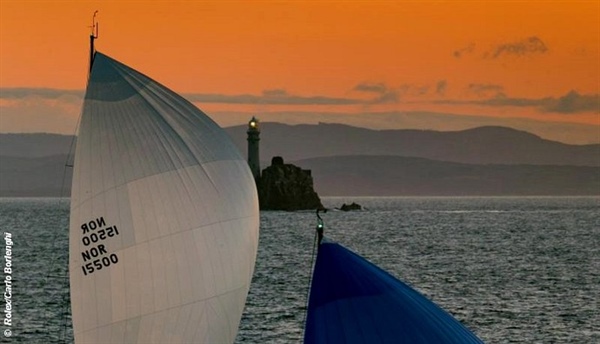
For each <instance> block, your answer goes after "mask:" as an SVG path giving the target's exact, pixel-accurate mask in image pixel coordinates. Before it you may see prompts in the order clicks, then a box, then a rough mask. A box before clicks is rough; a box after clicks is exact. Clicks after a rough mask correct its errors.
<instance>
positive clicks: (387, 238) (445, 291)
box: [0, 197, 600, 343]
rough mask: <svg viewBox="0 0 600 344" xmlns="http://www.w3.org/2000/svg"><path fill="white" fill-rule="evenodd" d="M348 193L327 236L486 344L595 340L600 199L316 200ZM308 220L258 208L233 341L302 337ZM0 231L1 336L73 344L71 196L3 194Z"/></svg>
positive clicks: (310, 235) (331, 215) (599, 319)
mask: <svg viewBox="0 0 600 344" xmlns="http://www.w3.org/2000/svg"><path fill="white" fill-rule="evenodd" d="M351 201H355V202H357V203H360V204H361V205H363V206H365V207H366V208H367V209H366V210H364V211H359V212H348V213H345V212H341V211H330V212H328V213H327V214H324V215H323V219H324V220H325V226H326V235H327V236H328V237H329V238H331V239H333V240H335V241H338V242H340V243H341V244H343V245H344V246H346V247H348V248H350V249H351V250H353V251H355V252H357V253H359V254H361V255H363V256H364V257H366V258H367V259H369V260H371V261H372V262H374V263H375V264H377V265H379V266H381V267H382V268H384V269H386V270H388V271H390V272H391V273H392V274H393V275H395V276H397V277H399V278H400V279H402V280H403V281H405V282H407V283H409V284H410V285H412V286H413V287H415V288H416V289H418V290H419V291H421V292H422V293H423V294H425V295H427V296H428V297H429V298H431V299H433V300H434V301H435V302H436V303H438V304H439V305H441V306H442V307H443V308H445V309H446V310H448V311H449V312H450V313H452V314H453V315H454V316H456V317H457V318H458V319H459V320H461V321H462V322H463V323H464V324H466V325H467V326H468V327H469V328H471V329H472V330H473V331H474V332H475V333H477V334H478V335H479V336H480V337H481V338H482V339H483V340H484V341H485V342H487V343H600V310H599V309H600V198H599V197H572V198H571V197H560V198H551V197H543V198H522V197H521V198H508V197H507V198H486V197H477V198H464V197H461V198H448V197H444V198H420V197H419V198H416V197H415V198H325V199H324V203H325V205H326V206H327V207H339V206H340V205H341V204H342V203H344V202H351ZM315 225H316V217H315V215H314V213H313V212H293V213H288V212H262V213H261V234H260V245H259V249H258V259H257V264H256V270H255V273H254V279H253V281H252V286H251V289H250V295H249V297H248V300H247V304H246V310H245V312H244V316H243V318H242V323H241V327H240V332H239V335H238V338H237V343H297V342H301V338H302V326H303V321H304V310H305V303H306V293H307V285H308V283H309V272H310V264H311V258H312V252H313V239H314V227H315ZM0 227H1V231H2V232H10V233H11V234H12V236H13V241H14V243H15V244H14V248H13V270H14V272H13V297H12V302H13V308H14V312H13V325H12V327H11V329H12V334H13V337H11V338H10V341H7V340H6V338H4V336H2V334H1V333H0V338H2V341H3V342H14V343H64V342H65V341H67V342H71V341H72V331H71V323H70V320H69V316H70V312H69V299H68V287H67V286H68V280H67V279H66V278H65V274H66V266H67V265H66V264H67V254H68V235H67V228H68V201H64V200H63V201H62V203H61V202H59V200H58V199H32V198H30V199H14V198H13V199H0ZM2 244H3V242H2ZM2 253H4V250H2ZM1 304H2V307H4V303H3V302H1ZM5 328H6V327H5V326H4V327H2V331H4V329H5ZM0 332H1V331H0Z"/></svg>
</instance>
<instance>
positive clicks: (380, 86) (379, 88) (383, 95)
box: [352, 82, 400, 104]
mask: <svg viewBox="0 0 600 344" xmlns="http://www.w3.org/2000/svg"><path fill="white" fill-rule="evenodd" d="M352 90H353V91H358V92H366V93H375V94H376V95H377V97H376V98H375V99H371V100H369V101H367V102H366V104H383V103H396V102H398V100H399V99H400V94H399V92H398V90H396V89H393V88H390V87H388V86H387V85H386V84H385V83H383V82H379V83H368V82H361V83H360V84H358V85H356V86H354V88H353V89H352Z"/></svg>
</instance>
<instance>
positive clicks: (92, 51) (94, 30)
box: [89, 10, 98, 73]
mask: <svg viewBox="0 0 600 344" xmlns="http://www.w3.org/2000/svg"><path fill="white" fill-rule="evenodd" d="M97 13H98V10H96V11H94V16H93V17H92V27H91V28H92V32H91V33H90V70H89V72H90V73H91V72H92V64H93V63H94V54H95V53H96V49H94V40H95V39H96V38H98V23H96V14H97Z"/></svg>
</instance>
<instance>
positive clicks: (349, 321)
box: [304, 241, 483, 344]
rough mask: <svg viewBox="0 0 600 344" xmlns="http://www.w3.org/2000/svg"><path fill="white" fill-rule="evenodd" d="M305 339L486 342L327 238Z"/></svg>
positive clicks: (317, 266)
mask: <svg viewBox="0 0 600 344" xmlns="http://www.w3.org/2000/svg"><path fill="white" fill-rule="evenodd" d="M304 343H336V344H338V343H369V344H374V343H412V344H415V343H438V344H443V343H483V342H482V341H481V340H480V339H479V338H477V336H475V335H474V334H473V333H472V332H471V331H469V330H468V329H467V328H466V327H465V326H463V325H462V324H461V323H460V322H459V321H458V320H456V319H454V318H453V317H452V316H451V315H450V314H448V313H447V312H446V311H444V310H443V309H441V308H440V307H439V306H437V305H436V304H434V303H433V302H432V301H430V300H428V299H427V298H426V297H425V296H423V295H421V294H420V293H419V292H417V291H416V290H414V289H412V288H411V287H409V286H408V285H406V284H405V283H403V282H401V281H399V280H398V279H396V278H395V277H393V276H392V275H390V274H389V273H387V272H385V271H384V270H382V269H380V268H379V267H377V266H375V265H374V264H372V263H370V262H369V261H367V260H366V259H364V258H362V257H361V256H359V255H357V254H356V253H354V252H352V251H350V250H348V249H346V248H345V247H343V246H341V245H339V244H337V243H333V242H328V241H323V243H321V245H320V247H319V253H318V255H317V262H316V264H315V270H314V275H313V280H312V284H311V292H310V298H309V305H308V315H307V321H306V329H305V335H304Z"/></svg>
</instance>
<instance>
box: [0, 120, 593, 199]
mask: <svg viewBox="0 0 600 344" xmlns="http://www.w3.org/2000/svg"><path fill="white" fill-rule="evenodd" d="M226 130H227V132H228V133H229V134H230V136H231V137H232V139H233V141H234V142H235V143H236V145H238V147H239V148H240V150H241V152H242V155H244V156H245V154H246V127H244V126H238V127H231V128H226ZM261 130H262V134H261V136H262V137H261V158H262V159H263V161H270V159H271V157H272V156H275V155H279V156H283V157H284V158H285V160H286V161H290V162H294V161H295V164H297V165H299V166H301V167H302V168H305V169H312V170H313V172H312V175H313V178H314V180H315V187H316V190H317V191H318V192H319V194H321V195H600V186H599V184H598V183H599V181H598V179H599V178H600V145H598V144H595V145H582V146H578V145H568V144H563V143H559V142H553V141H548V140H544V139H541V138H540V137H538V136H535V135H532V134H529V133H527V132H522V131H517V130H513V129H509V128H503V127H480V128H475V129H470V130H464V131H456V132H436V131H423V130H382V131H377V130H369V129H362V128H356V127H350V126H346V125H339V124H320V125H296V126H289V125H285V124H279V123H262V124H261ZM71 140H72V137H71V136H65V135H55V134H0V196H58V195H59V194H60V188H61V182H62V178H63V171H64V163H65V159H66V153H67V152H68V150H69V147H70V144H71ZM262 167H263V168H265V167H267V165H266V164H263V165H262ZM67 172H68V174H67V179H66V185H67V186H70V184H71V183H70V177H71V176H70V173H71V171H70V169H67ZM67 194H68V192H67Z"/></svg>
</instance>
